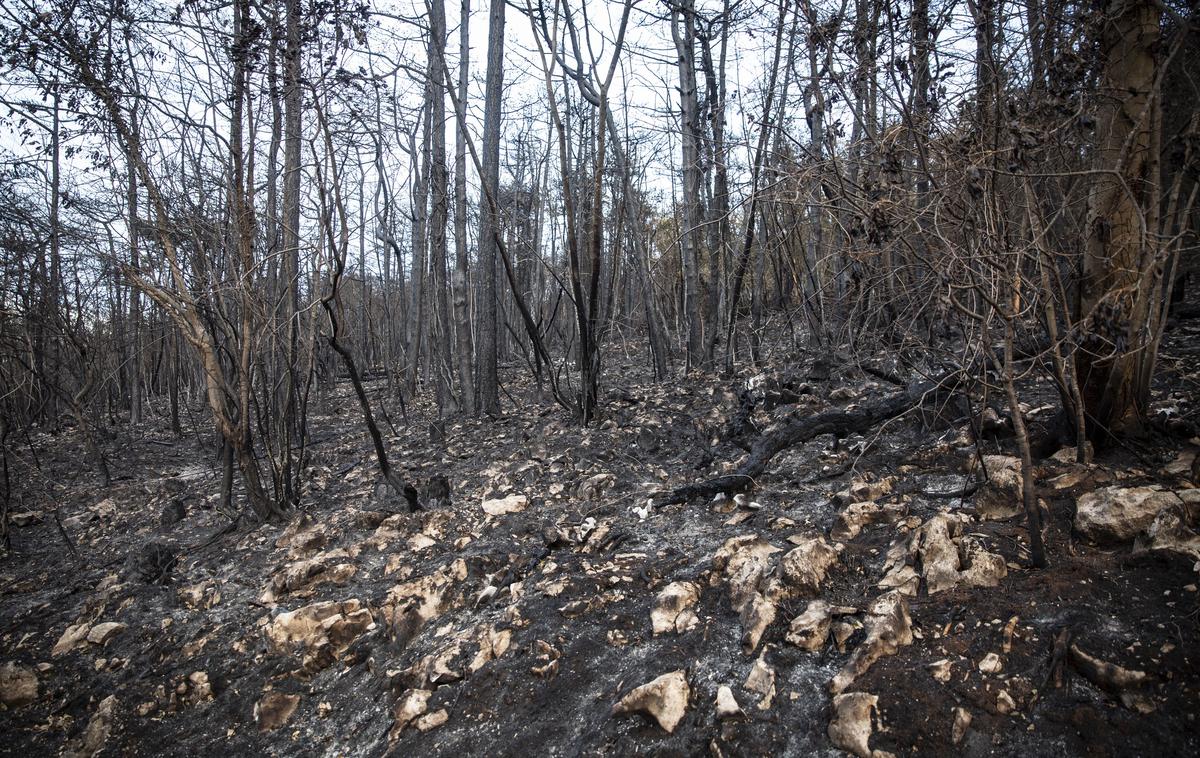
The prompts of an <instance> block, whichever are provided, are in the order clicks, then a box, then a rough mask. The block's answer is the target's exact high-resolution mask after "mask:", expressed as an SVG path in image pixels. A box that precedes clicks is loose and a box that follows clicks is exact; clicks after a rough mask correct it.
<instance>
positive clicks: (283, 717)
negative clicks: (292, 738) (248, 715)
mask: <svg viewBox="0 0 1200 758" xmlns="http://www.w3.org/2000/svg"><path fill="white" fill-rule="evenodd" d="M299 705H300V696H299V695H289V694H286V693H283V692H275V691H271V692H268V693H266V694H265V695H263V696H262V698H261V699H260V700H259V701H258V702H257V703H255V704H254V723H256V724H258V729H259V731H262V732H269V731H271V730H272V729H278V728H279V727H281V726H283V725H284V724H286V723H287V722H288V719H290V718H291V717H292V714H293V713H295V712H296V707H297V706H299Z"/></svg>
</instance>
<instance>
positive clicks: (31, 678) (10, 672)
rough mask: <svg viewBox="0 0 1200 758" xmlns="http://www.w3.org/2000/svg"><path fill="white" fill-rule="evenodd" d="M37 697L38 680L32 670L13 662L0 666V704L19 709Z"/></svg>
mask: <svg viewBox="0 0 1200 758" xmlns="http://www.w3.org/2000/svg"><path fill="white" fill-rule="evenodd" d="M37 696H38V678H37V673H35V672H34V670H33V669H31V668H29V667H28V666H21V665H19V664H17V663H14V662H13V661H9V662H8V663H5V664H4V665H3V666H0V703H3V704H4V705H6V706H8V707H9V708H19V707H20V706H22V705H26V704H28V703H32V702H33V701H34V700H37Z"/></svg>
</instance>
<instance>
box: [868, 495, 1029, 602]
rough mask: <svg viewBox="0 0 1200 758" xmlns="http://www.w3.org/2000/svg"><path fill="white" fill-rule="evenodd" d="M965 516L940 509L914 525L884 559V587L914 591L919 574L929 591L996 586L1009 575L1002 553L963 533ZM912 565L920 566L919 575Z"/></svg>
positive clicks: (908, 593)
mask: <svg viewBox="0 0 1200 758" xmlns="http://www.w3.org/2000/svg"><path fill="white" fill-rule="evenodd" d="M964 519H965V517H964V516H962V515H960V514H954V513H949V512H942V513H939V514H937V515H935V516H933V517H932V518H930V519H929V520H928V521H926V522H925V523H924V524H922V525H921V527H920V528H919V529H917V530H916V531H915V532H914V533H913V536H912V538H911V539H910V540H909V542H908V546H907V549H905V548H904V547H903V546H902V544H896V545H893V547H892V549H890V550H889V551H888V555H887V558H886V560H885V561H884V572H885V575H884V578H883V581H881V582H880V583H879V586H880V587H881V588H883V589H896V590H899V591H901V592H903V593H904V594H906V595H915V594H916V590H917V586H916V582H915V581H914V580H915V579H916V578H917V577H918V576H922V577H924V579H925V587H926V590H927V591H928V592H929V594H930V595H934V594H937V593H939V592H944V591H946V590H950V589H953V588H955V587H957V586H958V585H959V584H967V585H970V586H972V587H995V586H997V585H998V584H999V583H1000V580H1001V579H1002V578H1004V577H1005V576H1007V575H1008V565H1007V564H1006V563H1005V561H1004V558H1003V556H1000V555H998V554H996V553H991V552H988V551H987V550H984V548H983V545H982V544H981V543H980V542H979V540H978V538H976V537H971V536H963V534H962V530H963V523H964ZM914 565H919V566H920V567H921V573H920V574H919V575H918V574H917V572H916V569H915V568H913V566H914Z"/></svg>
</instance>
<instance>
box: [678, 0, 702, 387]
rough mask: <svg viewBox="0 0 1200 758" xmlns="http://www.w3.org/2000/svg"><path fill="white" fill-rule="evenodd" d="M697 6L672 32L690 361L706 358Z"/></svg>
mask: <svg viewBox="0 0 1200 758" xmlns="http://www.w3.org/2000/svg"><path fill="white" fill-rule="evenodd" d="M695 25H696V9H695V4H694V2H693V0H682V2H681V3H680V4H679V7H678V9H675V8H674V7H673V9H672V13H671V36H672V38H673V39H674V41H675V52H676V59H677V64H678V67H679V111H680V129H681V132H682V134H681V141H682V144H683V153H682V171H683V228H682V229H680V230H679V243H680V255H681V260H682V268H683V317H684V320H685V321H686V330H687V365H688V368H695V367H697V366H699V365H701V364H702V363H703V360H704V354H703V350H704V323H703V321H702V318H701V311H700V270H699V261H700V239H701V225H702V222H703V211H702V209H701V202H700V139H701V136H700V109H699V105H698V103H697V101H696V26H695Z"/></svg>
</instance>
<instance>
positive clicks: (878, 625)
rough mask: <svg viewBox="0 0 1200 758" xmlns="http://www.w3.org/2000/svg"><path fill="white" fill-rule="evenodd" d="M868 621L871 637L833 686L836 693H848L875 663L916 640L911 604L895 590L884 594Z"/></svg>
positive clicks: (834, 680)
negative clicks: (849, 688) (847, 690)
mask: <svg viewBox="0 0 1200 758" xmlns="http://www.w3.org/2000/svg"><path fill="white" fill-rule="evenodd" d="M868 614H869V616H868V618H867V638H866V639H865V640H863V642H862V644H860V645H859V646H858V647H857V648H855V649H854V653H853V654H851V656H850V660H848V661H846V665H845V666H843V667H842V670H841V671H839V672H838V674H837V676H835V677H834V678H833V681H831V682H830V683H829V688H830V691H831V692H833V694H835V695H836V694H838V693H841V692H844V691H845V689H846V688H847V687H849V686H850V685H851V684H852V683H853V682H854V680H855V679H857V678H858V677H860V676H862V675H863V674H864V673H865V672H866V671H867V669H869V668H871V666H872V665H873V664H874V663H875V661H877V660H879V659H880V658H882V657H884V656H887V655H895V654H896V651H897V650H899V649H900V648H901V647H904V646H906V645H911V644H912V641H913V633H912V619H911V618H910V617H909V615H908V601H907V600H905V599H904V596H903V595H902V594H900V593H899V592H897V591H895V590H893V591H892V592H888V593H886V594H884V595H881V596H880V597H879V598H877V599H876V600H875V602H874V603H872V604H871V607H870V609H869V610H868Z"/></svg>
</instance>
